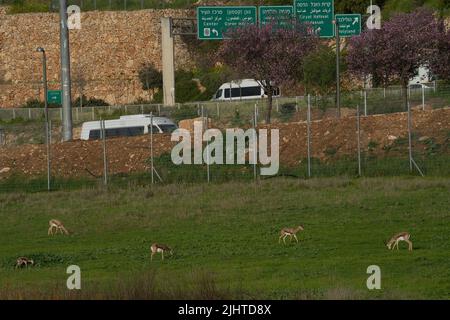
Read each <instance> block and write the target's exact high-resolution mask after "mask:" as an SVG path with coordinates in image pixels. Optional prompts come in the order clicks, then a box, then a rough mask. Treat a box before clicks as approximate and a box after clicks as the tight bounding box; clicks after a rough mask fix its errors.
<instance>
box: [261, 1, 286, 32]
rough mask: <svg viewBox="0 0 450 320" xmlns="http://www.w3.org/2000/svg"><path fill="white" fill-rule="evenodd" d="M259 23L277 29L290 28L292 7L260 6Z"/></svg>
mask: <svg viewBox="0 0 450 320" xmlns="http://www.w3.org/2000/svg"><path fill="white" fill-rule="evenodd" d="M258 16H259V23H260V25H267V24H270V23H273V24H274V26H277V27H279V28H286V27H290V26H292V22H291V20H292V18H293V17H294V7H293V6H260V7H259V12H258Z"/></svg>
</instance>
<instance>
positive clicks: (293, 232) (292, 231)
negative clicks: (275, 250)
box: [278, 225, 304, 243]
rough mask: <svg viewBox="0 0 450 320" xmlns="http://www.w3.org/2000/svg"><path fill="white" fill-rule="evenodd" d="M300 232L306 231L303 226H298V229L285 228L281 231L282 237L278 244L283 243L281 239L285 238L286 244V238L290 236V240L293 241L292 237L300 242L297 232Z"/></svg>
mask: <svg viewBox="0 0 450 320" xmlns="http://www.w3.org/2000/svg"><path fill="white" fill-rule="evenodd" d="M300 230H302V231H303V230H304V229H303V226H301V225H300V226H298V227H297V228H283V229H281V232H280V237H279V238H278V243H280V242H281V238H283V242H284V243H286V237H287V236H289V238H290V240H291V241H292V237H294V238H295V240H296V241H297V242H298V239H297V235H296V234H297V232H299V231H300Z"/></svg>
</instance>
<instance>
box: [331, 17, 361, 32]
mask: <svg viewBox="0 0 450 320" xmlns="http://www.w3.org/2000/svg"><path fill="white" fill-rule="evenodd" d="M336 20H337V22H338V25H339V36H340V37H352V36H358V35H360V34H361V15H360V14H337V15H336Z"/></svg>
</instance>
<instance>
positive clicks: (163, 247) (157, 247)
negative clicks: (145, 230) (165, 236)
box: [150, 243, 173, 261]
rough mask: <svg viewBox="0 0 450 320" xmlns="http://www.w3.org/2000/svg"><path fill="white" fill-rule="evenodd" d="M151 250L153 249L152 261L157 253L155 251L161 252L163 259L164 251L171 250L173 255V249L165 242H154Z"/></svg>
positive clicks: (162, 258)
mask: <svg viewBox="0 0 450 320" xmlns="http://www.w3.org/2000/svg"><path fill="white" fill-rule="evenodd" d="M150 250H151V251H152V255H151V256H150V261H152V260H153V256H154V255H155V253H158V252H160V253H161V260H164V252H170V255H173V253H172V249H171V248H170V247H168V246H166V245H165V244H158V243H154V244H152V246H151V247H150Z"/></svg>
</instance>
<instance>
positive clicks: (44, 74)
mask: <svg viewBox="0 0 450 320" xmlns="http://www.w3.org/2000/svg"><path fill="white" fill-rule="evenodd" d="M36 51H37V52H42V78H43V79H42V81H43V83H44V105H45V110H44V113H45V122H46V123H48V101H47V92H48V88H47V56H46V55H45V49H44V48H42V47H39V48H37V49H36Z"/></svg>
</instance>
